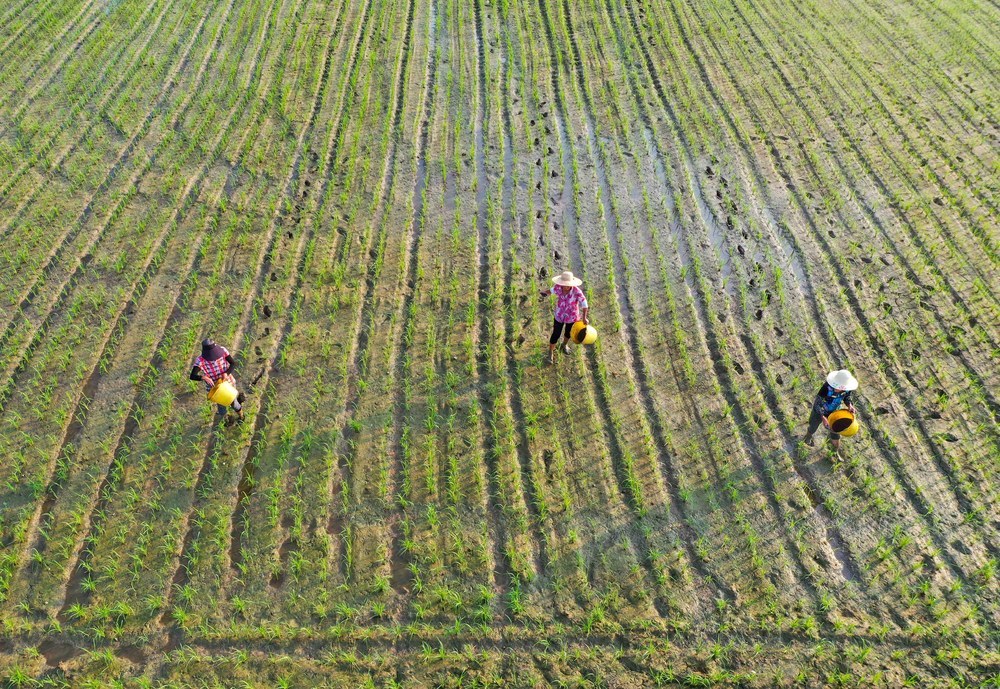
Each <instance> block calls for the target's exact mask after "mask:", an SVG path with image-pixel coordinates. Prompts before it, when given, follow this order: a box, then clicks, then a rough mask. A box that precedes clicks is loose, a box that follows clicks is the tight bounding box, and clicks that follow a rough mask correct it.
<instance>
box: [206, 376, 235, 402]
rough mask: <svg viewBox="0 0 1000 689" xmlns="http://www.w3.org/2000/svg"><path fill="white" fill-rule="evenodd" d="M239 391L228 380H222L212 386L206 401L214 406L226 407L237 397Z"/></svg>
mask: <svg viewBox="0 0 1000 689" xmlns="http://www.w3.org/2000/svg"><path fill="white" fill-rule="evenodd" d="M239 394H240V393H239V391H238V390H237V389H236V386H235V385H233V384H232V383H230V382H229V381H228V380H225V379H222V380H220V381H218V382H216V384H215V385H213V386H212V389H211V390H209V391H208V401H209V402H215V403H216V404H221V405H222V406H223V407H228V406H229V405H230V404H232V403H233V401H234V400H235V399H236V396H237V395H239Z"/></svg>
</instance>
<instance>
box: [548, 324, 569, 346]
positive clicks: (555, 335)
mask: <svg viewBox="0 0 1000 689" xmlns="http://www.w3.org/2000/svg"><path fill="white" fill-rule="evenodd" d="M572 328H573V324H572V323H560V322H559V321H557V320H556V319H555V318H553V319H552V336H551V337H549V344H555V343H556V342H558V341H559V332H560V331H563V337H565V338H569V331H570V330H571V329H572Z"/></svg>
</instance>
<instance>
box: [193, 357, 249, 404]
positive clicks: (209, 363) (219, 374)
mask: <svg viewBox="0 0 1000 689" xmlns="http://www.w3.org/2000/svg"><path fill="white" fill-rule="evenodd" d="M235 368H236V359H234V358H233V355H232V354H230V353H229V350H228V349H226V348H225V347H223V346H222V345H217V344H215V342H214V341H213V340H212V338H206V339H205V340H202V343H201V356H199V357H198V358H196V359H195V360H194V367H193V368H192V369H191V380H200V381H202V382H204V383H205V386H206V387H207V388H208V389H209V390H211V389H212V386H213V385H215V384H216V382H218V381H219V380H221V379H225V380H228V381H229V382H230V383H231V384H233V385H235V384H236V379H235V378H233V370H234V369H235ZM242 399H243V393H240V395H239V397H237V398H236V399H235V400H233V410H234V411H235V412H236V414H237V417H238V418H239V419H240V420H241V421H242V420H243V405H242V404H240V402H241V401H242ZM228 411H229V408H228V407H223V406H222V405H221V404H220V405H219V414H221V415H223V416H225V414H226V413H227V412H228ZM230 418H232V417H230Z"/></svg>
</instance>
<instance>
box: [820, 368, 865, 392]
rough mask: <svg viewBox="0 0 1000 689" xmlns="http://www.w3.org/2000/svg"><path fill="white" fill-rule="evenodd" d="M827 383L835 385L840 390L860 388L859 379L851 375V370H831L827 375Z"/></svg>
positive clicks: (831, 385)
mask: <svg viewBox="0 0 1000 689" xmlns="http://www.w3.org/2000/svg"><path fill="white" fill-rule="evenodd" d="M826 383H827V385H829V386H830V387H834V388H837V389H840V390H847V391H851V390H857V389H858V379H857V378H855V377H854V376H853V375H851V372H850V371H846V370H842V371H831V372H830V374H829V375H828V376H827V377H826Z"/></svg>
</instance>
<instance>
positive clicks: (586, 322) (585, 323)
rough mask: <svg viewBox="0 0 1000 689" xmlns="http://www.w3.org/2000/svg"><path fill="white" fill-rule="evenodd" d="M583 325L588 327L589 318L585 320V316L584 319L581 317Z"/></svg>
mask: <svg viewBox="0 0 1000 689" xmlns="http://www.w3.org/2000/svg"><path fill="white" fill-rule="evenodd" d="M583 324H584V325H590V319H589V318H587V317H586V316H584V317H583Z"/></svg>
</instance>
